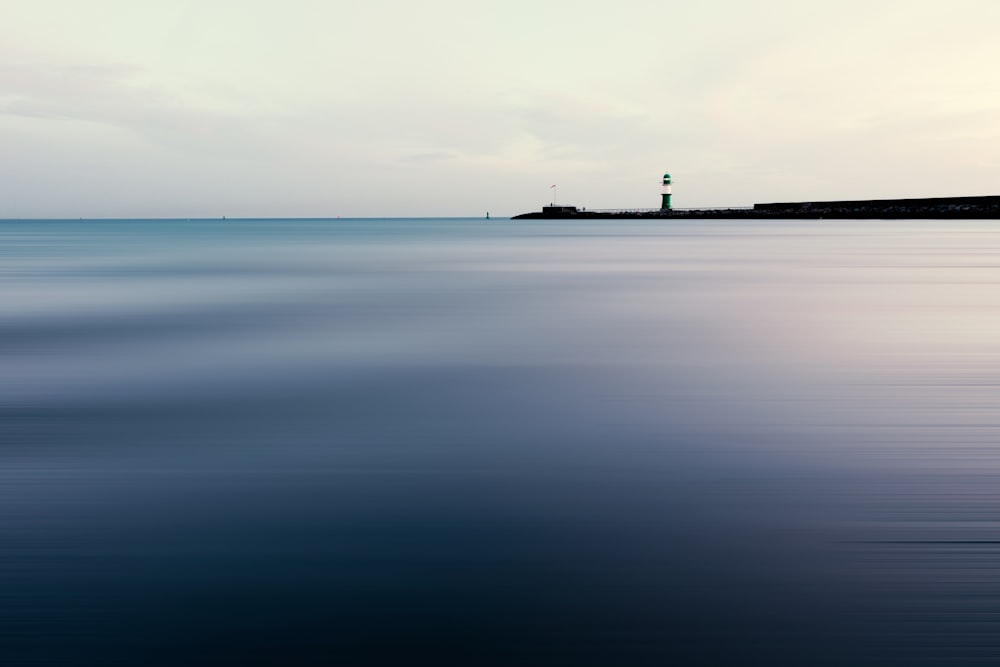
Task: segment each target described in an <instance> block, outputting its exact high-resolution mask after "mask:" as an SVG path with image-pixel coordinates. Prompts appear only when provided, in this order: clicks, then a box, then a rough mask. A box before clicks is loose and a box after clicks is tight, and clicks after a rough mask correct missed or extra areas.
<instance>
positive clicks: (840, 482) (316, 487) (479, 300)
mask: <svg viewBox="0 0 1000 667" xmlns="http://www.w3.org/2000/svg"><path fill="white" fill-rule="evenodd" d="M0 290H2V292H0V294H2V298H0V442H2V445H0V536H2V541H0V632H2V636H0V649H2V653H0V655H6V656H7V658H6V659H4V660H3V664H10V665H22V664H25V665H30V664H57V665H61V664H71V665H101V666H112V667H113V666H117V665H153V666H167V665H169V666H173V665H178V666H180V665H184V666H190V665H240V666H256V665H275V666H277V665H282V666H284V665H352V666H353V665H404V664H428V665H668V664H677V665H739V664H745V665H750V664H754V665H756V664H759V665H784V664H787V665H841V664H843V665H858V664H872V665H888V664H901V665H902V664H906V665H912V664H932V665H943V664H989V663H991V662H992V661H993V660H995V659H996V658H997V657H998V655H1000V646H998V644H1000V633H998V630H1000V624H998V623H1000V524H998V521H1000V391H998V385H1000V223H996V222H982V221H979V222H965V221H963V222H953V221H948V222H942V221H938V222H916V221H912V222H910V221H903V222H877V221H852V222H839V221H816V222H809V221H795V222H757V221H741V222H727V221H698V222H664V221H614V222H612V221H583V222H569V221H523V222H519V221H509V220H492V221H484V220H472V219H469V220H453V219H448V220H442V219H412V220H311V221H302V220H228V221H207V220H192V221H168V220H164V221H140V220H135V221H124V220H123V221H5V222H0Z"/></svg>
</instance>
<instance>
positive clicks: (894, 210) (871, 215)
mask: <svg viewBox="0 0 1000 667" xmlns="http://www.w3.org/2000/svg"><path fill="white" fill-rule="evenodd" d="M514 218H515V219H526V218H527V219H531V218H547V219H563V218H566V219H570V218H629V219H634V218H705V219H711V218H715V219H728V220H732V219H799V220H821V219H824V218H833V219H841V220H845V219H847V220H850V219H854V220H864V219H880V220H894V219H898V220H924V219H926V220H933V219H945V220H960V219H981V220H1000V196H985V197H936V198H926V199H870V200H858V201H828V202H783V203H773V204H754V206H753V207H752V208H750V207H747V208H702V209H698V208H689V209H621V210H613V211H607V210H587V209H580V208H577V207H575V206H546V207H544V208H543V209H542V210H541V211H539V212H534V213H523V214H521V215H517V216H514Z"/></svg>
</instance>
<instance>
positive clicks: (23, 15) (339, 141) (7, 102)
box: [0, 0, 1000, 217]
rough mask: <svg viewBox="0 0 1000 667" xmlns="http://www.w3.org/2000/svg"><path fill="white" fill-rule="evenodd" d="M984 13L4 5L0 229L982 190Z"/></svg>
mask: <svg viewBox="0 0 1000 667" xmlns="http://www.w3.org/2000/svg"><path fill="white" fill-rule="evenodd" d="M998 25H1000V2H996V0H950V1H949V2H940V0H933V1H932V0H864V1H861V0H840V1H839V2H816V1H813V0H687V1H685V2H680V1H677V0H659V1H656V2H654V1H651V0H616V1H615V2H606V1H605V2H594V1H591V0H573V1H570V0H420V1H415V0H406V1H405V2H404V1H403V0H325V1H321V0H280V1H279V0H191V1H186V0H141V1H140V0H2V4H0V154H2V160H0V217H18V216H28V217H48V216H53V217H81V216H82V217H95V216H115V217H125V216H142V217H160V216H165V217H171V216H222V215H227V216H230V217H237V216H256V215H273V216H337V215H343V216H378V215H390V216H400V215H414V216H423V215H474V216H480V215H483V214H485V212H486V211H491V212H492V214H493V215H495V216H500V215H510V214H515V213H519V212H524V211H528V210H536V209H537V208H538V207H539V206H540V205H542V204H545V203H548V202H549V201H550V199H551V193H552V190H551V189H550V187H549V186H551V185H553V184H558V189H557V192H558V199H559V203H566V204H577V205H581V206H586V207H588V208H614V207H647V206H648V207H655V206H657V205H658V203H659V185H658V183H659V178H660V176H661V175H662V173H663V172H664V171H669V172H670V173H671V174H672V175H673V177H674V181H675V186H674V193H675V194H674V202H675V205H676V206H680V207H684V206H721V205H740V204H752V203H754V202H763V201H781V200H795V199H836V198H845V199H846V198H868V197H903V196H944V195H979V194H1000V74H998V72H1000V40H998V39H997V38H996V27H997V26H998Z"/></svg>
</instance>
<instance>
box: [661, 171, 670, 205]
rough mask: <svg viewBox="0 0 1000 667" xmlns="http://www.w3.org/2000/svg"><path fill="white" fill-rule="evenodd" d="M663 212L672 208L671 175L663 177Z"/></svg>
mask: <svg viewBox="0 0 1000 667" xmlns="http://www.w3.org/2000/svg"><path fill="white" fill-rule="evenodd" d="M660 208H661V209H662V210H667V209H669V208H670V174H664V175H663V203H662V204H660Z"/></svg>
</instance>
